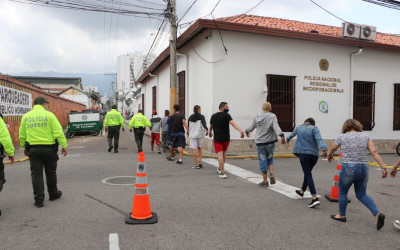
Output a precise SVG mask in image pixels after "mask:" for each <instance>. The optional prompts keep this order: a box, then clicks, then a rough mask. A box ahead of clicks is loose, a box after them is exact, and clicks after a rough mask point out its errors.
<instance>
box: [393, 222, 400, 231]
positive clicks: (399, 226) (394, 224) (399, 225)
mask: <svg viewBox="0 0 400 250" xmlns="http://www.w3.org/2000/svg"><path fill="white" fill-rule="evenodd" d="M393 226H394V227H395V228H397V229H400V220H395V221H393Z"/></svg>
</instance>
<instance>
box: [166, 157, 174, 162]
mask: <svg viewBox="0 0 400 250" xmlns="http://www.w3.org/2000/svg"><path fill="white" fill-rule="evenodd" d="M167 160H169V161H175V158H172V157H171V156H167Z"/></svg>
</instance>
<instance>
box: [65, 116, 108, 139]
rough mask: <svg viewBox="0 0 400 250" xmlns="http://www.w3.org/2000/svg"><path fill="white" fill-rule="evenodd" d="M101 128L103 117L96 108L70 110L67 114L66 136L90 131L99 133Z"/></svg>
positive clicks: (69, 136)
mask: <svg viewBox="0 0 400 250" xmlns="http://www.w3.org/2000/svg"><path fill="white" fill-rule="evenodd" d="M102 130H103V119H102V118H101V116H100V112H99V111H98V110H92V109H86V110H83V111H82V112H75V111H72V112H71V113H69V114H68V131H67V138H71V137H73V136H74V135H76V134H84V133H90V134H91V135H93V136H97V135H99V134H100V133H101V132H102Z"/></svg>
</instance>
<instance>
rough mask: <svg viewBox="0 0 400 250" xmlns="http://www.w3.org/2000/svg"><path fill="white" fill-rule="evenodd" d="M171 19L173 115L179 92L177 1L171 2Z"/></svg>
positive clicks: (171, 99)
mask: <svg viewBox="0 0 400 250" xmlns="http://www.w3.org/2000/svg"><path fill="white" fill-rule="evenodd" d="M168 7H169V8H168V10H169V12H170V13H169V15H170V16H169V18H170V22H171V35H170V38H169V48H170V57H169V58H170V98H169V107H170V111H171V113H172V112H173V106H174V105H175V104H176V103H177V91H176V87H177V86H176V75H177V69H176V61H177V60H176V59H177V55H176V33H177V32H176V0H169V6H168Z"/></svg>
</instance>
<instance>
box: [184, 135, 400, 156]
mask: <svg viewBox="0 0 400 250" xmlns="http://www.w3.org/2000/svg"><path fill="white" fill-rule="evenodd" d="M324 141H325V144H326V145H327V146H328V148H329V147H330V146H331V145H332V144H333V142H334V141H335V140H334V139H330V140H324ZM399 142H400V141H399V140H378V139H376V140H374V144H375V147H376V150H377V151H378V152H379V153H396V147H397V144H398V143H399ZM188 144H189V142H188ZM295 144H296V140H291V141H290V142H289V144H285V145H282V144H281V143H280V141H279V142H278V143H276V144H275V154H277V153H281V154H289V153H292V151H293V147H294V145H295ZM189 145H190V144H189ZM203 150H204V151H208V152H211V153H215V150H214V146H213V143H212V139H210V138H204V142H203ZM256 152H257V147H256V143H255V141H254V140H253V139H234V140H231V142H230V144H229V148H228V152H227V154H230V155H239V154H244V153H252V154H255V153H256ZM337 152H338V151H337Z"/></svg>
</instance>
